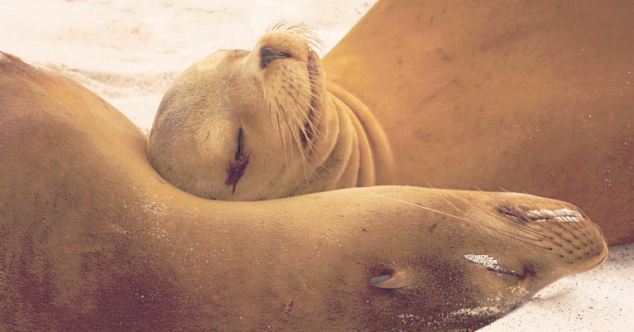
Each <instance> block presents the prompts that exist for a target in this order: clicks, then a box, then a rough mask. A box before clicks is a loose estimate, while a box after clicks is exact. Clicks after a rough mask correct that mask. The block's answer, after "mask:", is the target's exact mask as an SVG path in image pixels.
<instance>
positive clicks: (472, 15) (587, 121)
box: [323, 0, 634, 244]
mask: <svg viewBox="0 0 634 332" xmlns="http://www.w3.org/2000/svg"><path fill="white" fill-rule="evenodd" d="M633 15H634V7H632V4H631V2H629V1H612V0H610V1H572V2H550V1H514V2H508V1H486V2H473V1H432V2H422V1H380V2H378V3H377V4H376V5H375V7H373V8H372V9H371V10H370V11H369V13H368V14H367V15H366V16H365V17H363V19H362V20H361V21H360V22H359V23H358V24H357V25H356V26H355V27H354V28H353V29H352V30H351V31H350V32H349V33H348V35H347V36H346V37H345V38H344V39H343V40H342V41H341V42H340V43H339V44H338V45H337V46H336V47H335V48H334V49H333V50H332V51H331V52H330V53H328V54H327V55H326V57H325V58H324V61H323V64H324V67H325V69H326V71H327V73H328V78H329V80H330V81H333V82H336V83H337V84H339V85H341V86H342V87H343V88H345V89H347V90H348V91H350V92H351V93H352V94H354V95H355V96H356V97H357V98H359V99H360V100H361V101H363V102H364V103H365V104H366V105H368V107H369V109H370V110H371V111H372V112H373V113H374V115H375V116H376V117H377V119H378V120H379V122H380V123H381V125H382V126H383V128H384V130H385V131H386V134H387V136H388V139H389V140H390V142H391V144H392V147H393V150H394V157H395V164H396V166H397V168H396V172H397V175H398V179H399V181H398V183H399V184H407V185H418V186H433V187H436V188H456V189H474V188H480V189H482V190H494V191H497V190H509V191H517V192H528V193H531V194H535V195H540V196H547V197H554V198H558V199H563V200H566V201H570V202H573V203H575V204H577V205H578V206H580V207H582V208H583V209H584V210H585V211H586V212H587V213H588V214H589V215H590V216H592V217H593V218H594V219H595V220H596V221H597V222H598V223H599V224H600V225H601V227H603V229H604V230H605V233H606V236H607V238H608V240H609V242H610V243H612V244H617V243H626V242H632V241H634V218H633V217H632V216H634V111H632V110H633V109H634V93H633V89H634V67H633V65H632V59H634V43H632V39H633V37H634V35H633V34H634V21H633V20H632V19H631V17H632V16H633Z"/></svg>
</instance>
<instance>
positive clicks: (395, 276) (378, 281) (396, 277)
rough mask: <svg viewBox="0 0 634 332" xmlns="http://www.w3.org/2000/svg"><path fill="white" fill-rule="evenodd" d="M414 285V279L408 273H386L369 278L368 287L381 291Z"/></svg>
mask: <svg viewBox="0 0 634 332" xmlns="http://www.w3.org/2000/svg"><path fill="white" fill-rule="evenodd" d="M413 284H414V277H413V276H412V274H411V272H409V271H386V272H384V273H382V274H381V275H378V276H375V277H372V278H370V285H372V286H374V287H377V288H382V289H399V288H404V287H408V286H411V285H413Z"/></svg>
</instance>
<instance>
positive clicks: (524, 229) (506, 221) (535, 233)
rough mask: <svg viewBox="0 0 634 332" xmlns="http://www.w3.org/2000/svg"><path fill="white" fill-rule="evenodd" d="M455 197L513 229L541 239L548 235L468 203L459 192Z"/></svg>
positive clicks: (546, 238)
mask: <svg viewBox="0 0 634 332" xmlns="http://www.w3.org/2000/svg"><path fill="white" fill-rule="evenodd" d="M455 198H456V199H458V200H461V201H462V202H463V203H464V204H467V206H470V207H473V208H474V209H476V210H478V211H481V212H482V213H484V214H485V215H488V216H490V217H491V218H493V219H495V220H500V221H502V222H503V223H504V224H506V225H509V226H511V227H512V228H514V229H517V230H519V231H522V232H524V233H527V234H530V235H532V236H535V237H537V238H539V239H543V240H548V237H546V236H545V235H544V234H542V233H540V232H538V231H537V230H535V229H533V228H531V227H529V226H527V225H524V224H522V223H518V222H515V221H513V220H510V219H508V218H507V217H506V216H501V215H499V214H495V213H493V212H491V211H490V210H489V209H487V208H485V207H483V206H478V205H475V204H474V203H470V200H468V199H466V198H463V197H462V196H461V195H460V194H457V195H456V196H455ZM538 226H539V227H543V226H542V225H538Z"/></svg>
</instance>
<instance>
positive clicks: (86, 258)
mask: <svg viewBox="0 0 634 332" xmlns="http://www.w3.org/2000/svg"><path fill="white" fill-rule="evenodd" d="M0 59H4V60H3V61H0V155H2V156H3V160H2V163H0V211H1V213H0V251H1V252H2V253H3V255H2V256H1V258H0V294H2V296H1V297H0V328H2V329H3V330H4V329H7V330H11V329H15V330H37V329H52V330H63V329H88V330H94V329H113V330H114V329H134V330H154V329H161V330H192V329H195V330H252V329H258V330H259V329H267V328H272V329H277V330H279V329H288V330H291V329H295V330H297V329H314V328H315V327H317V326H318V327H319V328H320V329H326V330H334V329H367V330H386V329H397V328H402V329H417V330H418V329H422V328H431V327H443V328H460V327H465V328H474V327H478V326H482V325H484V324H486V323H488V322H490V321H491V320H493V319H495V318H496V317H499V316H501V315H504V314H505V313H507V312H508V311H509V310H511V309H512V308H513V307H515V306H516V305H518V304H519V303H521V302H522V301H523V300H525V299H527V298H529V297H530V296H531V295H532V294H533V293H534V292H536V291H537V290H539V289H540V288H542V287H543V286H545V285H546V284H548V283H550V282H553V281H554V280H557V279H558V278H561V277H562V276H564V275H567V274H570V273H574V272H579V271H583V270H586V269H589V268H592V267H594V266H596V265H597V264H599V263H600V262H601V261H603V260H604V259H605V257H606V255H607V247H606V244H605V242H604V240H603V238H602V236H601V233H600V231H599V229H598V228H597V227H596V225H594V224H593V223H592V222H591V221H590V220H589V219H588V218H587V217H586V216H585V214H583V213H582V212H580V211H579V210H578V209H577V208H575V207H574V206H572V205H570V204H568V203H564V202H560V201H555V200H550V199H545V198H539V197H535V196H530V195H523V194H511V193H485V192H465V191H446V190H433V189H422V188H412V187H372V188H356V189H348V190H343V191H333V192H328V193H319V194H313V195H305V196H299V197H293V198H289V199H283V200H271V201H262V202H221V201H211V200H205V199H201V198H198V197H195V196H192V195H189V194H187V193H185V192H182V191H180V190H178V189H176V188H175V187H173V186H172V185H170V184H168V183H167V182H166V181H165V180H164V179H162V178H161V176H160V175H159V174H158V173H157V172H156V171H155V170H154V168H153V167H152V166H151V165H150V163H149V161H148V160H147V157H146V153H145V151H146V140H145V138H144V136H143V135H142V133H141V132H140V131H139V130H138V129H137V128H135V126H134V125H133V124H132V123H131V122H129V120H127V119H126V118H125V117H124V116H123V115H121V114H120V113H118V112H117V111H116V110H114V109H113V108H112V107H111V106H109V105H108V104H107V103H105V102H104V101H103V100H102V99H100V98H98V97H97V96H95V95H94V94H92V93H91V92H89V91H87V90H86V89H84V88H82V87H81V86H79V85H77V84H76V83H73V82H72V81H70V80H68V79H65V78H62V77H59V76H54V75H51V74H47V73H43V72H40V71H38V70H36V69H34V68H32V67H30V66H28V65H26V64H24V63H23V62H21V61H19V60H18V59H16V58H14V57H11V56H3V55H1V53H0Z"/></svg>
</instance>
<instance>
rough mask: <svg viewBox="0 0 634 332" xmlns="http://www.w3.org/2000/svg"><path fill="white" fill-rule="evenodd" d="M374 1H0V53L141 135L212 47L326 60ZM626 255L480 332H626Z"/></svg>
mask: <svg viewBox="0 0 634 332" xmlns="http://www.w3.org/2000/svg"><path fill="white" fill-rule="evenodd" d="M374 2H375V1H374V0H347V1H337V0H322V1H308V0H301V1H288V0H285V1H279V0H278V1H272V0H269V1H263V0H260V1H245V2H244V3H243V2H242V1H238V0H217V1H203V0H181V1H173V0H169V1H168V0H163V1H159V0H135V1H108V0H85V1H81V0H75V1H73V0H67V1H61V0H57V1H56V0H35V1H29V0H24V1H18V0H0V50H2V51H5V52H9V53H13V54H15V55H18V56H20V57H22V58H23V59H25V60H27V61H29V62H32V63H37V64H40V65H44V66H47V67H49V68H52V69H54V70H58V71H60V72H62V73H64V74H66V75H68V76H71V77H73V78H75V79H76V80H78V81H80V82H81V83H82V84H84V85H86V86H87V87H89V88H90V89H92V90H94V91H95V92H97V93H98V94H99V95H100V96H102V97H103V98H105V99H106V100H107V101H109V102H110V103H111V104H113V105H114V106H115V107H117V108H118V109H119V110H121V111H122V112H123V113H125V114H126V115H127V116H128V117H130V119H132V121H133V122H134V123H136V124H137V125H138V126H139V127H140V128H142V129H143V130H144V131H147V130H148V129H149V128H150V127H151V125H152V121H153V118H154V113H155V112H156V109H157V107H158V104H159V102H160V99H161V96H162V95H163V92H164V91H165V89H166V88H167V87H168V86H169V84H170V82H171V81H172V80H173V78H174V77H175V76H176V75H177V74H178V73H179V72H181V71H182V70H184V69H185V68H186V67H187V66H189V65H190V64H191V63H193V62H194V61H195V60H197V59H199V58H201V57H203V56H205V55H207V54H209V53H211V52H213V51H214V50H217V49H221V48H243V49H250V48H252V47H253V46H254V45H255V42H256V40H257V38H258V37H259V36H260V35H261V34H262V33H263V32H264V31H265V30H266V28H268V27H269V26H271V25H272V24H273V23H276V22H279V21H284V22H290V23H305V24H307V25H308V26H310V27H311V28H312V29H314V30H315V31H316V32H317V33H318V34H319V35H320V36H321V38H322V39H323V41H324V42H325V44H326V49H325V50H324V51H327V50H328V49H330V48H331V47H332V46H334V44H335V43H336V42H337V41H338V40H339V39H340V38H341V37H342V36H343V35H344V34H345V33H346V32H347V31H348V30H349V28H350V27H351V26H352V25H353V24H354V23H355V22H356V21H357V20H358V19H359V18H360V17H361V16H362V15H363V14H364V13H365V12H366V11H367V10H368V9H369V8H370V7H371V6H372V4H373V3H374ZM633 275H634V246H632V245H629V246H621V247H616V248H611V253H610V258H609V260H608V261H607V262H606V263H605V264H604V265H603V266H602V267H600V268H599V269H596V270H594V271H591V272H588V273H583V274H579V275H575V276H571V277H568V278H565V279H563V280H561V281H559V282H557V283H556V284H554V285H552V286H551V287H548V288H547V289H545V290H543V291H542V292H541V293H540V294H538V295H537V296H536V297H535V298H534V299H532V300H531V301H530V302H528V303H527V304H525V305H524V306H522V307H521V308H520V309H518V310H516V311H514V312H513V313H511V314H510V315H508V316H506V317H504V318H503V319H501V320H498V321H497V322H495V323H494V324H492V325H490V326H488V327H486V328H485V329H483V330H485V331H507V330H511V329H512V330H522V331H535V330H540V331H555V330H559V331H571V330H575V331H633V330H634V315H632V313H634V299H633V298H634V277H632V276H633Z"/></svg>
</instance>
